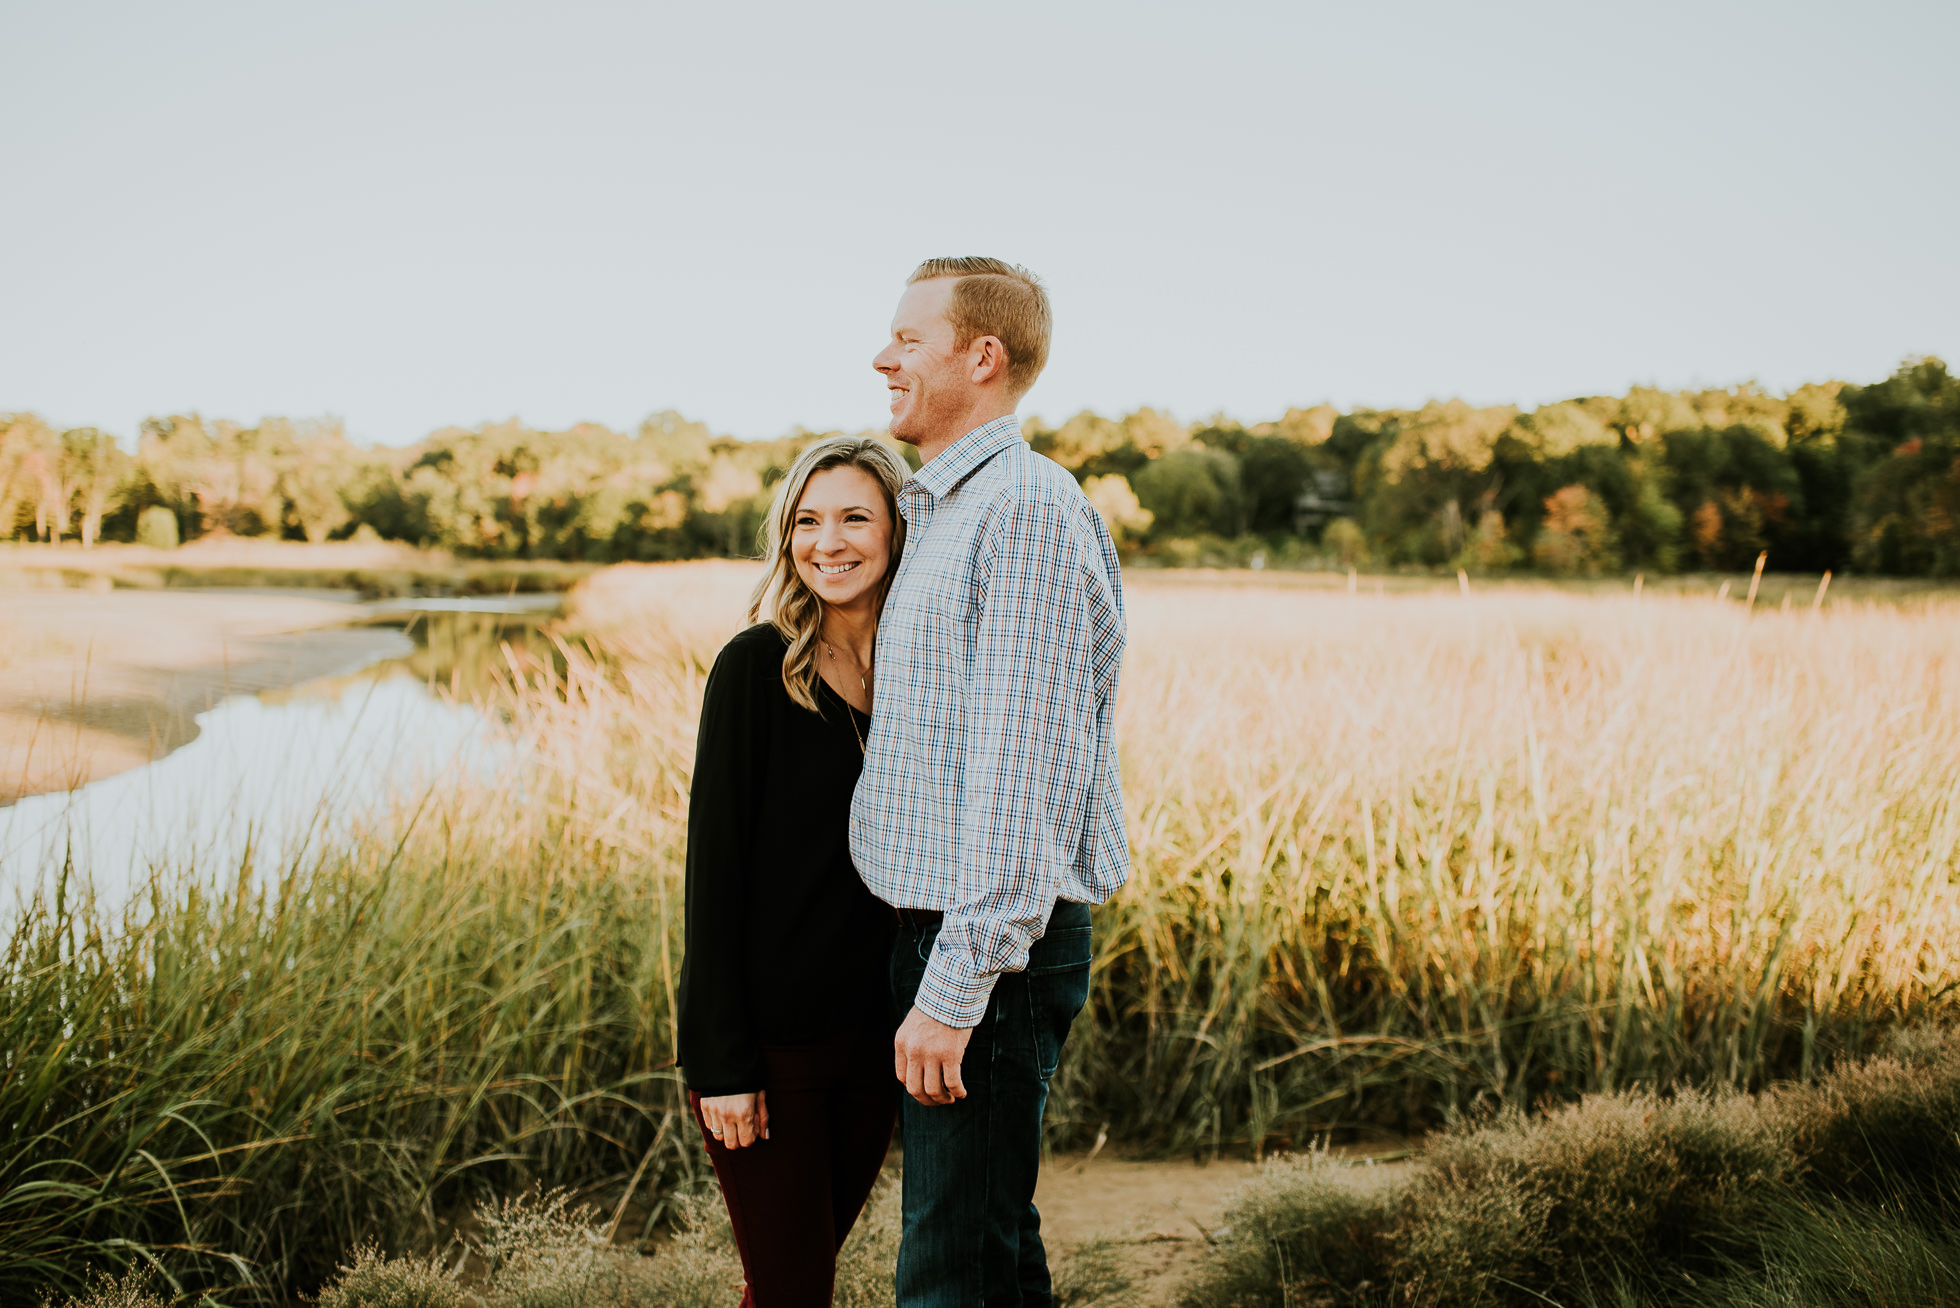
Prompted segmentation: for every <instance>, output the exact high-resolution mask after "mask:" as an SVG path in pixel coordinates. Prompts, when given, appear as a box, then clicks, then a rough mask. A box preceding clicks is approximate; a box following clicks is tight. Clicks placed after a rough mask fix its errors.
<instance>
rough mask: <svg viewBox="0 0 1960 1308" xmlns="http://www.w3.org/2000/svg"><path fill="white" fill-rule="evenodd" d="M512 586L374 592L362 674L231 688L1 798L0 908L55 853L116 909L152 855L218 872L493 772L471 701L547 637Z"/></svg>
mask: <svg viewBox="0 0 1960 1308" xmlns="http://www.w3.org/2000/svg"><path fill="white" fill-rule="evenodd" d="M520 598H522V599H523V600H524V601H525V602H524V603H523V604H522V605H512V606H509V607H505V606H501V605H499V606H497V607H495V608H494V610H493V611H490V612H485V611H483V608H484V606H483V604H482V601H470V602H468V607H467V608H465V607H464V606H463V605H455V606H453V607H452V606H447V605H446V606H444V607H443V608H439V609H438V608H431V607H430V602H429V601H422V602H420V603H419V604H417V605H415V606H412V607H411V606H409V605H403V604H400V603H391V604H387V605H384V606H376V611H374V612H372V613H371V614H370V615H369V622H370V624H371V625H372V627H379V628H384V629H386V628H393V629H394V630H391V631H387V633H386V634H387V635H389V636H392V637H393V640H382V641H376V642H372V644H371V646H370V647H371V648H372V649H374V651H375V653H376V654H377V655H385V656H387V657H381V658H379V659H378V660H373V661H371V665H370V666H369V667H367V668H366V669H365V670H363V671H362V672H360V673H359V675H355V676H352V677H346V676H341V677H334V678H323V679H319V680H314V681H311V682H307V683H305V684H302V685H299V686H293V687H289V688H285V689H278V690H267V691H263V692H261V693H259V694H255V695H236V696H232V697H230V698H227V699H225V700H223V702H221V703H218V704H217V705H216V706H214V707H212V708H210V709H208V710H206V711H204V712H202V713H198V714H196V736H195V738H194V739H191V740H190V741H189V743H187V744H184V745H183V746H181V747H180V748H177V749H175V750H174V751H172V752H171V753H169V754H168V755H166V756H165V757H163V758H161V759H158V760H157V761H156V762H153V763H150V764H148V765H146V766H144V767H140V768H137V769H135V770H134V771H131V772H125V773H122V774H121V775H119V776H114V777H109V778H106V779H104V780H101V781H96V782H92V783H91V784H89V785H86V786H83V787H81V788H80V789H78V790H74V791H71V792H67V793H62V794H51V795H34V796H29V797H27V798H25V799H22V800H20V801H19V802H18V803H16V804H14V805H13V806H12V807H10V808H0V913H4V912H6V911H9V910H10V909H11V906H12V905H13V904H14V903H16V902H18V901H19V900H20V899H22V898H25V897H26V896H28V895H31V894H32V893H33V892H34V890H35V889H36V887H40V886H45V885H47V884H48V883H49V880H50V878H51V877H52V876H53V875H54V874H55V873H57V872H58V871H59V870H60V869H61V867H62V866H63V864H64V863H67V864H68V865H70V866H71V867H72V868H73V872H72V874H71V877H72V879H73V880H74V881H76V882H85V883H86V884H87V885H89V886H90V887H91V888H92V889H93V891H94V892H95V894H96V896H97V900H98V903H99V904H101V905H102V906H103V907H104V908H106V909H109V910H111V911H114V910H116V909H118V908H119V907H120V906H121V905H123V904H124V903H126V902H127V900H128V898H129V896H130V894H131V893H132V890H133V889H135V888H137V887H140V886H141V885H142V884H143V883H144V882H145V880H146V879H147V878H148V877H149V876H150V874H151V873H152V872H156V871H163V872H169V873H177V874H184V873H188V874H193V875H195V876H196V877H197V878H198V879H199V880H202V881H204V882H206V883H207V884H217V885H224V884H228V883H230V882H231V881H232V880H233V879H234V878H235V877H236V876H237V875H238V873H239V870H240V869H241V868H244V867H247V866H250V867H251V868H254V869H257V870H260V871H262V872H263V871H266V870H268V869H277V868H281V867H284V866H288V865H290V864H292V863H293V862H294V861H295V860H300V859H303V858H305V857H308V856H309V855H311V854H313V853H317V852H318V851H320V850H323V849H328V848H332V847H334V846H335V845H338V844H342V843H344V842H345V841H347V840H348V839H349V837H350V836H351V835H352V834H353V833H354V832H356V831H357V830H370V831H371V830H374V829H377V828H380V827H385V825H386V824H387V822H388V821H389V820H390V819H391V816H392V815H393V814H394V813H396V812H398V811H400V810H401V809H402V808H403V807H404V804H403V801H407V803H408V804H409V805H412V803H413V801H414V800H415V799H416V798H417V797H419V796H420V795H422V794H425V793H427V792H428V791H429V790H430V789H431V788H443V787H450V786H454V785H457V784H460V783H462V782H464V781H466V780H470V779H477V780H489V779H492V778H493V777H494V776H495V775H496V774H497V773H498V772H499V771H501V770H503V769H505V768H508V767H510V766H511V765H512V764H513V763H515V762H516V761H517V752H516V747H515V746H514V744H513V743H512V742H511V741H510V739H509V738H508V737H507V736H506V735H504V734H503V733H502V731H501V730H500V728H499V726H498V724H497V723H496V722H495V721H494V720H493V719H492V717H491V716H490V715H488V714H486V713H485V712H483V711H482V710H481V709H479V708H478V707H476V705H475V703H474V702H472V701H474V700H476V699H478V698H480V697H481V696H482V695H483V694H484V693H485V692H486V691H488V690H489V689H490V688H491V687H492V686H493V685H494V683H495V682H496V681H497V680H498V679H499V677H500V676H501V675H503V674H505V673H507V671H508V666H509V662H510V660H511V658H512V657H513V654H514V653H515V652H517V651H524V652H527V653H531V654H544V655H549V654H551V653H554V652H555V650H554V647H553V646H552V644H551V642H550V640H549V638H548V636H546V635H545V634H544V632H543V629H542V625H541V621H542V618H543V617H544V616H546V615H545V613H544V612H543V611H541V610H542V608H543V606H541V605H540V604H539V603H538V601H537V598H536V597H520ZM493 603H494V602H493ZM553 607H555V604H554V605H553ZM458 609H462V610H463V611H457V610H458ZM322 634H323V635H325V634H327V633H322ZM375 634H377V635H379V634H381V633H380V632H376V633H375ZM411 642H412V648H409V646H410V644H411ZM187 734H188V733H187Z"/></svg>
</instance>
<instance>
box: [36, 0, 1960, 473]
mask: <svg viewBox="0 0 1960 1308" xmlns="http://www.w3.org/2000/svg"><path fill="white" fill-rule="evenodd" d="M1956 48H1960V4H1954V3H1952V2H1951V0H1940V2H1930V0H1929V2H1923V3H1883V2H1870V0H1867V2H1866V3H1860V4H1855V5H1853V4H1842V3H1832V4H1820V3H1807V2H1805V0H1781V2H1778V3H1768V2H1764V3H1753V4H1734V3H1721V2H1720V0H1703V2H1702V3H1694V4H1675V3H1654V2H1653V0H1647V2H1644V3H1640V4H1616V5H1606V4H1583V5H1582V4H1572V3H1559V4H1551V3H1547V4H1515V3H1484V4H1465V3H1461V2H1460V0H1451V2H1448V3H1434V4H1400V3H1365V4H1357V3H1353V2H1352V0H1347V2H1344V3H1340V4H1314V3H1272V4H1253V3H1246V4H1234V3H1229V2H1215V3H1208V4H1195V3H1189V4H1174V5H1173V4H1157V3H1148V2H1140V0H1128V2H1126V3H1111V4H1087V3H1083V4H1072V3H1068V2H1067V0H1040V2H1038V3H1030V4H1020V3H1003V2H998V0H997V2H994V3H988V2H987V0H978V2H976V3H969V4H963V5H950V4H933V3H924V2H923V0H921V2H918V3H913V4H909V5H897V4H890V5H877V4H853V3H839V2H837V0H831V2H830V3H823V4H810V3H771V4H744V3H728V2H726V0H720V2H717V3H700V2H699V0H694V2H691V3H687V4H663V3H646V2H642V3H632V4H594V3H579V2H578V0H554V2H553V3H550V4H545V3H536V2H534V3H526V4H499V3H489V2H487V0H474V2H471V3H438V2H435V0H386V2H385V3H372V2H370V0H335V2H334V3H330V4H320V3H313V4H300V3H284V2H277V3H275V2H273V0H246V2H244V3H235V4H218V3H169V2H167V0H166V2H164V3H158V2H156V0H146V2H142V3H138V2H135V0H128V2H125V3H91V2H90V0H62V2H61V3H40V2H38V0H0V51H3V52H4V55H5V58H4V67H5V69H6V71H5V73H4V75H0V187H3V188H4V189H3V190H0V410H6V409H34V410H37V411H39V412H41V413H42V414H43V415H44V416H46V417H48V418H49V419H51V420H53V421H56V422H60V423H64V424H85V423H86V424H94V425H98V426H102V427H105V428H108V429H110V430H113V431H117V432H120V433H122V434H125V435H128V434H131V433H133V431H134V430H135V427H136V424H137V423H138V422H139V421H140V420H141V418H142V417H143V416H144V415H145V414H150V413H161V412H171V411H182V410H188V409H196V410H199V411H201V412H203V413H205V414H206V415H208V416H226V417H235V418H241V419H247V420H250V419H255V418H257V417H258V416H260V415H262V414H272V413H278V414H287V415H291V416H295V417H298V416H310V415H317V414H324V413H334V414H339V415H341V416H343V417H344V418H345V419H346V421H347V423H348V426H349V429H350V431H351V432H352V433H353V434H354V435H355V436H356V437H357V438H361V439H365V440H374V441H387V442H402V441H409V440H414V439H416V438H418V437H420V436H421V435H423V434H425V433H426V432H427V431H429V430H431V429H432V428H435V427H437V426H441V425H444V424H447V423H463V424H473V423H476V422H480V421H484V420H491V419H501V418H506V417H511V416H520V417H522V418H524V419H525V420H527V421H529V422H532V423H534V424H538V425H550V426H557V425H562V424H566V423H570V422H573V421H577V420H580V419H593V420H598V421H602V422H606V423H610V424H613V425H616V426H627V425H631V424H633V423H635V422H637V421H638V419H639V418H640V417H641V416H643V415H644V414H646V413H648V412H650V411H652V410H656V409H662V408H670V407H671V408H677V409H679V410H681V411H682V412H684V413H686V414H688V415H689V416H690V417H696V418H700V419H702V420H704V421H706V422H707V423H708V424H709V425H710V426H712V427H713V428H715V429H716V430H718V431H726V432H732V433H735V434H738V435H744V436H767V435H775V434H779V433H781V432H783V431H785V430H787V429H789V428H790V427H791V426H793V425H795V424H798V423H801V424H804V425H807V426H809V427H813V428H819V429H822V428H832V427H842V428H860V427H866V426H876V425H880V424H881V423H882V421H883V417H884V400H885V393H884V390H883V388H882V386H881V385H880V383H879V381H878V378H877V377H876V376H875V374H873V372H872V371H871V368H870V359H871V356H872V354H873V353H874V352H875V351H876V350H877V349H878V347H879V346H880V344H881V343H882V341H883V338H884V336H885V334H886V330H887V326H888V323H889V320H890V314H891V310H892V307H893V305H894V303H895V302H896V299H897V296H898V293H899V291H900V289H901V286H902V282H903V279H904V277H905V274H906V273H907V272H908V271H909V270H910V269H911V267H912V266H913V265H914V264H915V263H916V262H917V261H918V260H919V259H921V258H923V257H925V256H928V255H937V254H967V253H987V254H996V255H999V256H1002V257H1005V258H1008V259H1013V260H1016V261H1019V262H1021V263H1024V264H1026V265H1028V266H1029V267H1031V268H1033V269H1035V270H1036V271H1037V272H1039V273H1040V274H1042V276H1043V277H1044V278H1045V279H1046V280H1047V281H1048V283H1049V286H1050V287H1051V290H1052V292H1053V295H1054V298H1055V304H1056V314H1057V328H1056V333H1057V334H1056V343H1055V348H1054V353H1053V356H1052V358H1051V361H1050V363H1049V366H1048V371H1047V374H1046V375H1045V376H1044V377H1043V378H1042V380H1041V382H1040V383H1039V385H1038V386H1037V387H1036V389H1035V391H1034V392H1033V393H1032V394H1031V395H1030V396H1029V397H1028V400H1027V401H1026V402H1025V403H1024V405H1023V408H1022V412H1023V413H1024V414H1028V413H1035V414H1041V415H1044V416H1046V417H1047V418H1049V419H1050V420H1052V421H1059V420H1060V419H1061V418H1064V417H1066V416H1067V415H1068V414H1070V413H1073V412H1074V411H1076V410H1078V409H1081V408H1085V407H1092V408H1095V409H1098V410H1101V411H1103V412H1105V413H1110V414H1115V413H1119V412H1122V411H1125V410H1128V409H1131V408H1134V407H1136V406H1138V405H1143V404H1151V405H1156V406H1158V407H1160V408H1167V409H1169V410H1171V411H1173V412H1174V413H1176V414H1178V415H1179V416H1180V417H1184V418H1194V417H1200V416H1204V415H1207V414H1210V413H1213V412H1216V411H1219V410H1223V411H1226V412H1229V413H1232V414H1234V415H1237V416H1239V417H1242V418H1244V419H1246V420H1255V419H1261V418H1267V417H1272V416H1275V415H1277V414H1278V413H1279V412H1281V411H1282V410H1284V409H1285V408H1286V407H1287V406H1288V405H1296V404H1299V405H1304V404H1312V403H1315V402H1317V401H1320V400H1332V401H1334V402H1335V403H1337V404H1340V405H1343V406H1346V405H1351V404H1371V405H1377V406H1386V405H1412V404H1417V403H1420V402H1421V401H1423V400H1424V399H1427V398H1430V397H1440V396H1453V395H1460V396H1462V397H1464V398H1466V399H1470V400H1473V401H1478V402H1498V401H1520V402H1525V403H1536V402H1542V401H1545V400H1550V399H1554V398H1560V397H1564V396H1570V395H1579V394H1594V393H1602V392H1619V391H1621V390H1623V389H1624V388H1626V387H1627V386H1628V385H1630V384H1634V383H1644V384H1655V385H1661V386H1666V387H1679V386H1688V385H1698V384H1711V385H1713V384H1720V385H1727V384H1731V383H1735V382H1739V381H1744V380H1749V379H1754V380H1757V381H1760V382H1761V383H1762V384H1764V385H1765V386H1768V387H1770V388H1772V389H1777V390H1781V389H1786V388H1788V387H1791V386H1794V385H1797V384H1799V383H1801V382H1804V381H1809V380H1818V379H1823V378H1827V377H1843V378H1847V379H1850V380H1856V381H1865V380H1874V379H1876V378H1879V377H1882V376H1884V375H1886V374H1887V373H1889V372H1890V371H1891V370H1892V369H1893V368H1894V367H1895V366H1896V365H1897V364H1898V362H1899V361H1900V360H1901V359H1902V358H1903V357H1904V356H1906V355H1908V354H1921V353H1934V354H1940V355H1942V356H1943V357H1946V358H1948V359H1949V360H1953V361H1955V362H1960V239H1956V232H1960V167H1956V161H1957V160H1960V75H1956V74H1955V71H1954V64H1953V59H1952V54H1953V51H1954V50H1955V49H1956Z"/></svg>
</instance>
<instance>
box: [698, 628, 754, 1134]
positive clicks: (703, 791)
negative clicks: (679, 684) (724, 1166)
mask: <svg viewBox="0 0 1960 1308" xmlns="http://www.w3.org/2000/svg"><path fill="white" fill-rule="evenodd" d="M752 662H753V658H752V651H751V650H749V649H746V648H743V647H741V646H740V645H738V644H737V643H735V642H731V643H730V644H729V646H728V647H727V648H725V649H723V650H722V652H721V656H720V657H719V658H717V659H716V660H715V666H714V669H713V670H712V671H711V672H710V673H709V674H708V687H707V692H706V694H705V696H704V697H703V699H702V703H701V735H700V738H699V740H698V741H697V742H696V744H695V750H694V786H693V789H692V791H691V792H690V794H689V797H688V805H687V908H686V923H685V929H686V945H685V951H686V952H685V953H684V955H683V957H682V960H681V985H680V1030H679V1032H678V1033H677V1043H678V1046H679V1053H680V1061H681V1065H682V1066H683V1067H684V1068H685V1069H686V1073H687V1084H688V1088H689V1089H691V1090H693V1091H694V1092H695V1093H696V1094H701V1095H732V1094H747V1093H752V1092H754V1091H757V1090H760V1089H761V1088H762V1085H763V1076H762V1050H761V1046H760V1043H759V1041H758V1040H757V1039H756V1036H755V1022H754V1017H753V1014H752V1013H751V1012H750V1003H749V993H748V976H747V965H746V957H745V948H744V943H745V937H744V931H743V923H744V918H745V915H746V909H747V900H748V899H749V881H750V836H751V833H752V832H753V831H754V829H755V828H754V817H755V815H754V812H753V807H754V804H755V798H756V796H755V789H756V784H757V777H758V769H757V763H758V761H759V758H760V755H761V751H762V749H763V742H762V740H761V739H760V734H761V732H762V730H763V729H764V727H765V726H766V723H765V720H764V719H765V714H764V712H763V706H762V705H760V704H758V703H757V702H756V699H757V696H756V693H755V690H756V686H755V683H756V678H755V675H754V672H753V668H752V666H751V664H752Z"/></svg>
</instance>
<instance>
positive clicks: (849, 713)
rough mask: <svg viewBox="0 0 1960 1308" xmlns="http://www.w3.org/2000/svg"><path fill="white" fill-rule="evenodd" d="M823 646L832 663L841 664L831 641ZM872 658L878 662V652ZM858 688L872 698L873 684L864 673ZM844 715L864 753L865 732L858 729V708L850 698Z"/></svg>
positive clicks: (846, 700)
mask: <svg viewBox="0 0 1960 1308" xmlns="http://www.w3.org/2000/svg"><path fill="white" fill-rule="evenodd" d="M823 648H824V653H826V654H828V655H830V661H831V662H832V663H839V664H841V663H842V662H843V661H844V660H843V659H840V658H838V657H837V651H836V650H835V649H833V648H832V647H831V644H830V642H829V641H825V642H824V643H823ZM871 658H872V662H873V663H876V662H877V658H878V656H877V655H876V654H873V655H872V656H871ZM840 670H841V669H840ZM858 689H859V690H861V691H863V692H864V694H865V697H866V698H867V699H868V698H870V696H871V684H870V682H869V681H868V680H867V679H866V678H865V676H864V674H863V673H859V674H858ZM837 698H839V699H844V697H843V696H842V695H839V696H838V697H837ZM844 716H845V717H847V718H849V719H850V720H851V734H852V735H853V736H856V737H857V743H858V753H860V754H862V753H864V752H865V748H864V732H862V731H861V730H859V729H858V720H857V710H856V709H855V708H853V707H852V706H851V701H849V700H848V699H844Z"/></svg>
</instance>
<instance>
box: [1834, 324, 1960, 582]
mask: <svg viewBox="0 0 1960 1308" xmlns="http://www.w3.org/2000/svg"><path fill="white" fill-rule="evenodd" d="M1843 401H1844V409H1845V428H1844V431H1845V436H1846V437H1847V438H1848V442H1849V443H1853V444H1854V447H1855V448H1856V449H1857V450H1858V451H1859V453H1860V454H1862V455H1863V460H1862V461H1864V462H1866V466H1865V469H1864V471H1863V474H1862V476H1861V477H1860V479H1859V483H1858V487H1857V493H1856V497H1855V501H1854V505H1853V509H1852V531H1853V536H1854V541H1855V545H1854V549H1855V557H1856V559H1857V562H1858V565H1859V566H1860V567H1864V568H1870V569H1872V570H1875V571H1879V572H1889V573H1900V574H1909V575H1917V576H1933V577H1951V576H1960V378H1955V377H1954V376H1953V375H1952V374H1951V373H1950V372H1948V371H1947V367H1946V364H1945V363H1943V362H1941V361H1940V360H1938V359H1933V358H1926V359H1913V360H1909V361H1907V362H1906V363H1905V364H1904V365H1903V366H1902V367H1900V369H1899V370H1898V371H1897V372H1896V373H1894V374H1893V375H1892V376H1891V377H1889V378H1887V379H1886V380H1885V381H1882V382H1879V383H1878V384H1876V385H1873V386H1855V387H1846V388H1845V390H1844V394H1843ZM1854 457H1855V456H1854Z"/></svg>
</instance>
